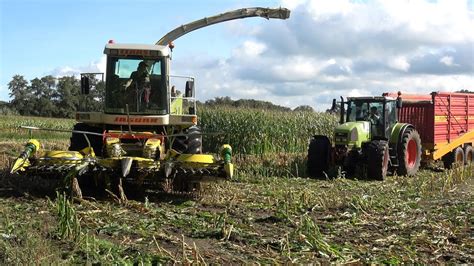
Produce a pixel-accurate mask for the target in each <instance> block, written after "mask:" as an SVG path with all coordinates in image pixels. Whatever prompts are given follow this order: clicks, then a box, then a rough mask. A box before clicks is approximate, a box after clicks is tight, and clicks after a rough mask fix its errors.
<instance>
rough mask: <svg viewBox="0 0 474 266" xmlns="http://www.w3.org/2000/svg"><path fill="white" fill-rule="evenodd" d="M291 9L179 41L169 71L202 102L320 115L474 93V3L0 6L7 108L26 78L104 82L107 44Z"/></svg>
mask: <svg viewBox="0 0 474 266" xmlns="http://www.w3.org/2000/svg"><path fill="white" fill-rule="evenodd" d="M254 6H261V7H280V6H281V7H286V8H289V9H290V10H291V16H290V18H289V19H288V20H266V19H262V18H249V19H243V20H235V21H231V22H225V23H221V24H217V25H214V26H210V27H206V28H203V29H200V30H197V31H194V32H192V33H189V34H187V35H184V36H183V37H181V38H179V39H178V40H176V41H175V46H176V47H175V48H174V50H173V57H172V63H171V64H172V65H171V72H172V74H179V75H190V76H194V77H195V78H196V94H197V97H198V99H199V100H201V101H204V100H207V99H212V98H214V97H222V96H230V97H231V98H232V99H241V98H245V99H249V98H253V99H258V100H266V101H271V102H274V103H276V104H280V105H284V106H288V107H292V108H294V107H297V106H299V105H309V106H312V107H313V108H314V109H316V110H324V109H326V108H328V106H329V105H330V103H331V100H332V99H333V98H339V96H363V95H364V96H365V95H381V94H382V93H383V92H392V91H393V92H395V91H402V92H403V93H424V94H425V93H426V94H427V93H429V92H432V91H456V90H461V89H467V90H472V91H474V0H438V1H433V0H431V1H426V0H397V1H395V0H373V1H371V0H366V1H365V0H359V1H357V0H332V1H327V0H268V1H263V0H262V1H255V0H244V1H222V0H200V1H193V0H174V1H171V0H170V1H166V0H135V1H130V0H129V1H126V0H69V1H61V0H41V1H40V0H0V51H1V52H0V100H4V101H8V100H9V96H8V93H9V91H8V82H9V81H10V80H11V79H12V77H13V75H15V74H20V75H23V76H24V77H25V78H26V79H27V80H31V79H33V78H35V77H42V76H45V75H53V76H56V77H60V76H64V75H77V74H78V73H81V72H104V71H105V57H104V55H103V49H104V45H105V44H106V43H107V41H108V40H110V39H113V40H114V41H115V42H116V43H145V44H152V43H154V42H156V41H157V40H158V39H160V38H161V37H162V36H163V35H164V34H166V33H167V32H168V31H170V30H172V29H174V28H175V27H177V26H179V25H181V24H185V23H188V22H191V21H194V20H197V19H201V18H203V17H206V16H213V15H215V14H218V13H222V12H226V11H230V10H233V9H237V8H244V7H254Z"/></svg>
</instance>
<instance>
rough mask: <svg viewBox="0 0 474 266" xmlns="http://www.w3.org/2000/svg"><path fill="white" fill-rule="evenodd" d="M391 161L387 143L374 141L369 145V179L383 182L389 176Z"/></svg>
mask: <svg viewBox="0 0 474 266" xmlns="http://www.w3.org/2000/svg"><path fill="white" fill-rule="evenodd" d="M389 160H390V155H389V151H388V142H387V141H385V140H374V141H371V142H370V143H369V144H367V177H368V178H370V179H376V180H383V179H384V178H385V177H386V176H387V171H388V161H389Z"/></svg>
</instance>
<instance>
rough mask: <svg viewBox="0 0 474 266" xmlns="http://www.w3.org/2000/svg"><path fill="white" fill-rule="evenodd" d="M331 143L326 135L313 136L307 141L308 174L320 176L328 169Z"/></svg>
mask: <svg viewBox="0 0 474 266" xmlns="http://www.w3.org/2000/svg"><path fill="white" fill-rule="evenodd" d="M330 148H331V143H330V142H329V139H328V138H327V137H326V136H314V137H313V138H312V139H311V141H310V142H309V148H308V162H307V170H308V176H310V177H320V176H323V173H324V172H327V171H328V169H329V155H330Z"/></svg>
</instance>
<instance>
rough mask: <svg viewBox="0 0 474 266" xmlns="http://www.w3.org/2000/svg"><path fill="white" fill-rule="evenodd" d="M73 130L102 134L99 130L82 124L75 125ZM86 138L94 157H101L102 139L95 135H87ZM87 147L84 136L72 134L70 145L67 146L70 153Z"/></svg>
mask: <svg viewBox="0 0 474 266" xmlns="http://www.w3.org/2000/svg"><path fill="white" fill-rule="evenodd" d="M73 130H75V131H87V132H93V133H100V134H102V129H101V128H98V127H93V126H90V125H87V124H84V123H77V124H75V125H74V128H73ZM87 138H88V139H89V142H90V144H91V147H92V148H93V149H94V153H95V155H97V156H102V146H103V140H102V137H101V136H97V135H87ZM87 147H89V144H88V143H87V140H86V138H85V137H84V134H82V133H72V135H71V138H70V145H69V150H70V151H80V150H82V149H84V148H87Z"/></svg>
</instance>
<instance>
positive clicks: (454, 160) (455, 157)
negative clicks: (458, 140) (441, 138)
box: [442, 147, 464, 169]
mask: <svg viewBox="0 0 474 266" xmlns="http://www.w3.org/2000/svg"><path fill="white" fill-rule="evenodd" d="M442 160H443V164H444V168H446V169H451V168H453V167H454V166H462V165H464V151H463V149H462V148H461V147H457V148H456V149H454V150H453V151H451V152H450V153H448V154H446V155H445V156H443V158H442Z"/></svg>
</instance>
